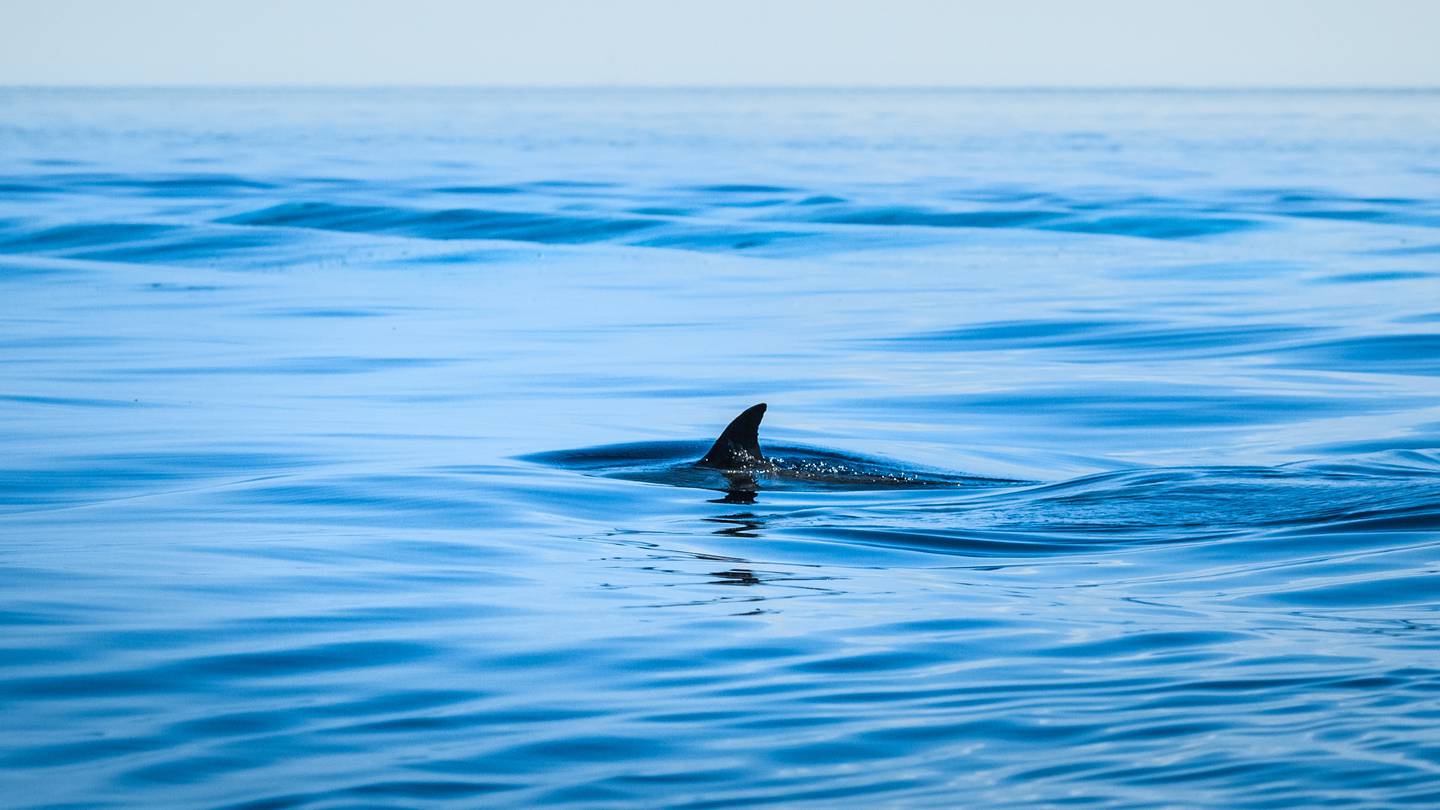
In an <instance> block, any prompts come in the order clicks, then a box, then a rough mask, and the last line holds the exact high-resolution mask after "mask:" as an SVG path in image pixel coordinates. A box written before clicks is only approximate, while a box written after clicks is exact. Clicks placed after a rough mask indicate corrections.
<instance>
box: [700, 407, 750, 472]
mask: <svg viewBox="0 0 1440 810" xmlns="http://www.w3.org/2000/svg"><path fill="white" fill-rule="evenodd" d="M764 418H765V403H763V402H762V403H760V404H759V405H754V406H751V407H749V408H746V409H745V412H744V413H742V414H740V415H739V416H737V417H735V418H734V420H732V421H731V422H730V424H729V425H727V426H726V427H725V431H724V432H723V433H721V434H720V438H718V439H716V440H715V444H714V445H712V446H711V447H710V452H708V453H706V454H705V457H704V458H702V459H700V460H699V461H698V462H696V463H697V464H700V465H701V466H703V467H720V468H722V469H727V470H738V469H743V468H745V467H753V466H755V465H756V464H759V463H760V462H762V461H764V460H765V456H764V455H762V454H761V453H760V435H759V433H760V420H761V419H764Z"/></svg>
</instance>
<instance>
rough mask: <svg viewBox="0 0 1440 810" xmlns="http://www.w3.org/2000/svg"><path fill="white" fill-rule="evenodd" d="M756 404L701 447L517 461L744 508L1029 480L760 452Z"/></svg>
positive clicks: (870, 459)
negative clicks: (787, 498)
mask: <svg viewBox="0 0 1440 810" xmlns="http://www.w3.org/2000/svg"><path fill="white" fill-rule="evenodd" d="M767 408H768V406H767V405H766V404H765V403H763V402H761V403H758V404H755V405H752V406H750V407H748V408H746V409H745V410H743V411H741V412H740V415H738V416H736V417H735V418H734V419H732V420H730V423H729V424H728V425H726V426H725V429H724V430H722V431H721V432H720V435H719V436H718V437H716V438H715V440H714V441H713V442H711V443H709V445H708V447H709V449H708V450H705V452H704V454H703V455H699V457H698V458H697V457H696V456H697V454H699V451H700V450H701V449H702V448H704V447H706V445H705V444H704V443H701V442H694V441H672V442H633V443H627V444H612V445H603V446H599V447H588V448H580V449H576V450H559V451H552V452H547V453H537V454H534V455H530V456H522V457H521V458H522V460H524V461H530V462H532V463H540V464H546V465H549V466H555V467H560V468H564V469H569V470H574V471H576V472H580V473H584V474H588V475H596V476H603V477H607V478H620V479H626V480H632V481H642V482H646V483H651V484H665V485H670V486H680V487H690V488H695V489H706V490H713V491H720V492H725V493H727V501H732V502H743V503H748V502H751V501H753V498H754V495H755V494H756V493H758V492H761V491H764V490H778V491H792V492H794V491H804V492H848V491H862V490H893V489H947V488H954V487H1005V486H1016V485H1020V484H1025V483H1029V482H1024V481H1015V480H1010V479H1003V478H992V477H986V476H976V475H968V474H964V473H959V472H951V471H946V470H937V469H932V468H929V467H923V466H918V465H913V464H907V463H905V462H901V461H895V460H892V459H886V458H880V457H876V456H866V455H861V454H857V453H847V452H843V451H837V450H828V449H824V448H818V447H808V446H803V445H771V446H770V451H769V452H768V453H767V452H765V451H764V450H762V449H761V447H760V423H761V421H762V420H763V419H764V418H765V412H766V410H767Z"/></svg>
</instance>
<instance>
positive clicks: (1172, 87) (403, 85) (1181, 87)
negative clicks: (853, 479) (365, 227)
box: [0, 80, 1440, 93]
mask: <svg viewBox="0 0 1440 810" xmlns="http://www.w3.org/2000/svg"><path fill="white" fill-rule="evenodd" d="M0 89H6V90H788V91H794V90H952V91H1002V92H1003V91H1015V90H1027V91H1044V92H1065V91H1125V92H1173V91H1198V92H1216V91H1221V92H1224V91H1231V92H1234V91H1241V92H1244V91H1256V92H1267V91H1270V92H1273V91H1285V92H1294V91H1301V92H1322V93H1323V92H1355V91H1379V92H1436V91H1440V84H919V83H917V84H906V83H894V84H879V83H876V84H863V83H862V84H842V83H835V84H779V83H776V84H744V83H737V84H722V83H690V84H680V83H677V84H643V83H633V84H632V83H598V82H593V83H561V82H553V83H552V82H538V83H533V84H504V83H498V82H495V83H491V82H472V83H458V82H457V83H448V82H433V83H431V82H421V83H415V82H394V83H390V82H374V83H358V82H285V83H278V82H275V83H270V82H266V83H244V82H233V83H232V82H213V83H182V82H160V83H155V82H136V83H85V82H59V83H35V82H9V81H5V80H0Z"/></svg>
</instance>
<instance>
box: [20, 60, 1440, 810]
mask: <svg viewBox="0 0 1440 810" xmlns="http://www.w3.org/2000/svg"><path fill="white" fill-rule="evenodd" d="M1437 135H1440V93H1437V92H1422V91H1414V92H1402V91H1392V92H1268V91H1253V92H1206V91H1191V92H1158V91H1104V92H1055V91H1006V92H999V91H877V90H865V91H861V90H855V91H846V90H825V91H782V90H776V91H741V90H700V91H659V90H650V91H638V90H634V91H626V90H613V91H611V90H605V91H574V90H546V91H521V90H489V91H481V90H408V89H388V90H357V91H338V90H293V91H259V90H242V89H236V90H64V91H61V90H42V89H17V88H10V89H0V805H4V806H6V807H13V808H61V807H64V808H80V807H85V808H91V807H96V808H155V807H214V808H222V807H223V808H250V809H251V810H259V809H260V808H266V809H267V810H280V808H316V809H317V810H318V809H319V808H358V807H396V808H401V807H404V808H411V807H440V806H446V807H452V806H453V807H533V806H573V807H659V806H665V807H692V808H699V807H741V806H744V807H753V806H790V807H793V806H823V807H837V806H852V805H863V806H884V807H937V808H949V807H965V806H968V807H1013V808H1037V807H1085V808H1154V807H1196V808H1227V809H1229V808H1297V807H1334V808H1350V807H1354V808H1361V807H1363V808H1382V807H1383V808H1393V807H1416V808H1423V807H1435V806H1440V137H1437ZM760 401H765V402H767V403H769V415H768V416H767V417H766V422H765V425H764V427H763V429H762V432H761V438H762V442H764V441H770V440H773V441H775V442H784V443H793V444H802V445H809V446H813V447H817V448H823V449H826V450H834V451H843V452H852V453H863V454H866V455H870V456H881V457H886V458H891V459H897V460H899V461H901V462H904V463H906V464H912V465H921V466H924V467H928V468H933V469H940V470H946V471H952V472H954V473H957V474H961V475H966V476H986V477H994V478H1008V479H1015V480H1017V481H1021V482H1025V483H1016V484H1013V485H1008V486H1000V487H994V486H986V487H970V486H963V485H962V486H952V487H947V488H938V489H935V488H931V489H913V490H895V489H887V490H873V489H865V488H857V489H854V490H845V489H841V490H838V491H837V490H835V489H823V490H821V489H816V490H810V489H807V488H806V487H804V486H799V487H789V488H786V489H784V490H766V489H764V488H763V486H762V489H761V491H760V492H759V493H758V494H757V495H756V497H754V498H753V499H736V498H726V497H724V493H722V492H715V491H710V490H706V489H700V488H691V487H688V486H676V485H668V484H667V483H666V482H664V481H659V482H654V481H651V482H647V481H635V480H623V479H617V478H612V477H604V476H601V475H594V474H588V472H587V471H584V470H576V469H571V468H564V467H556V466H547V465H545V464H541V463H536V462H535V461H533V460H525V459H524V458H522V457H533V456H534V454H537V453H546V452H550V451H566V450H574V449H577V448H588V447H593V446H596V445H604V444H613V443H617V442H654V441H668V440H689V441H695V442H699V443H701V444H703V443H704V442H705V441H706V440H708V439H711V438H713V437H714V435H715V434H716V433H717V432H718V431H719V429H720V428H721V427H723V426H724V424H725V423H726V422H727V421H728V420H729V419H730V418H731V417H732V416H734V415H735V414H736V413H738V412H739V411H740V410H741V409H743V408H745V407H747V406H749V405H751V404H753V403H756V402H760ZM677 483H684V482H677ZM745 500H753V502H749V503H746V502H744V501H745Z"/></svg>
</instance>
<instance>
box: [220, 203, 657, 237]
mask: <svg viewBox="0 0 1440 810" xmlns="http://www.w3.org/2000/svg"><path fill="white" fill-rule="evenodd" d="M218 221H219V222H222V223H225V224H231V225H266V226H280V227H287V228H313V229H317V230H325V231H346V232H350V233H373V234H395V235H400V236H410V237H415V238H420V239H503V240H509V241H515V242H535V243H539V244H580V243H586V242H605V241H612V240H615V239H617V238H618V237H621V236H624V235H626V234H630V233H634V232H637V231H643V230H648V229H652V228H656V227H658V226H659V225H661V224H662V221H661V220H655V219H639V218H625V217H577V216H568V215H562V214H539V213H529V212H522V211H490V210H483V209H478V208H451V209H446V210H421V209H410V208H399V207H394V206H375V205H336V204H332V203H321V202H304V203H284V204H281V205H275V206H271V207H269V208H263V209H261V210H258V211H251V212H248V213H244V214H236V215H234V216H229V217H224V218H222V219H220V220H218Z"/></svg>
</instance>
